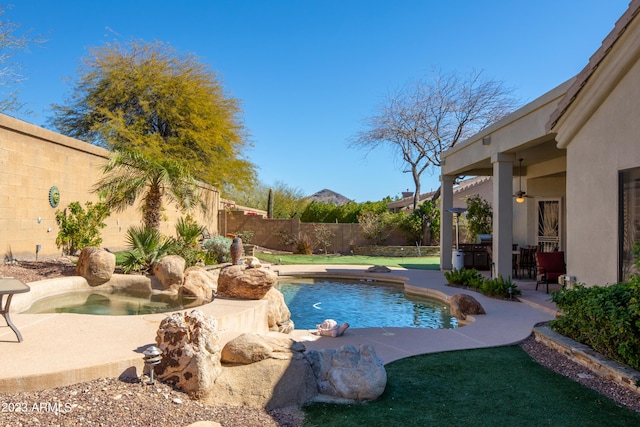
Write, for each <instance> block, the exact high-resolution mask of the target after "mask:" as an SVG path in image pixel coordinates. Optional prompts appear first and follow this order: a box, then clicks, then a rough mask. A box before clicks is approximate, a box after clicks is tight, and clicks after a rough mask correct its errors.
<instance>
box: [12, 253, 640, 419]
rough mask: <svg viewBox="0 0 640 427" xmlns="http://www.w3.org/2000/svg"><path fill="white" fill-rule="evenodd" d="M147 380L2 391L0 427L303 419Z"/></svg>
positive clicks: (616, 396)
mask: <svg viewBox="0 0 640 427" xmlns="http://www.w3.org/2000/svg"><path fill="white" fill-rule="evenodd" d="M74 274H75V268H74V266H73V264H72V263H71V261H70V260H68V259H64V258H63V259H59V260H52V261H40V262H20V263H19V265H0V277H6V276H12V277H16V278H19V279H21V280H23V281H25V282H32V281H35V280H42V279H45V278H51V277H56V276H71V275H74ZM521 347H522V348H523V349H524V350H525V351H526V352H527V353H528V354H529V355H531V357H533V358H534V359H535V360H536V361H538V362H539V363H540V364H542V365H544V366H546V367H548V368H549V369H552V370H553V371H556V372H558V373H560V374H562V375H564V376H567V377H569V378H571V379H573V380H575V381H578V382H579V383H581V384H584V385H585V386H587V387H590V388H592V389H594V390H596V391H597V392H599V393H601V394H603V395H605V396H607V397H609V398H611V399H613V400H615V401H616V402H618V403H619V404H621V405H624V406H627V407H629V408H631V409H632V410H634V411H637V412H640V398H639V396H638V394H637V393H635V392H633V391H631V390H628V389H626V388H624V387H622V386H620V385H618V384H616V383H614V382H612V381H609V380H606V379H603V378H601V377H598V376H596V375H594V374H593V373H592V372H590V371H589V370H587V369H586V368H584V367H582V366H580V365H578V364H577V363H575V362H573V361H572V360H570V359H568V358H567V357H566V356H564V355H562V354H560V353H558V352H556V351H554V350H552V349H550V348H549V347H546V346H545V345H544V344H541V343H538V342H536V341H535V339H534V338H533V337H530V338H528V339H526V340H525V341H523V342H522V343H521ZM147 381H148V379H146V378H145V379H144V380H137V381H133V382H123V381H120V380H118V379H115V378H108V379H99V380H94V381H90V382H85V383H79V384H74V385H71V386H67V387H59V388H55V389H49V390H42V391H36V392H25V393H3V394H0V405H1V406H0V426H11V427H17V426H109V427H119V426H122V427H134V426H148V425H153V426H171V427H176V426H187V425H189V424H190V423H193V422H196V421H205V420H206V421H216V422H218V423H220V424H221V425H222V426H230V427H231V426H234V427H235V426H291V427H293V426H301V425H302V421H303V415H302V413H301V412H300V411H299V410H297V409H295V408H290V409H287V410H280V411H265V410H261V409H256V408H249V407H244V406H226V405H220V406H204V405H201V404H200V403H199V402H197V401H193V400H190V399H189V398H188V397H187V396H186V395H185V394H184V393H181V392H179V391H176V390H173V389H172V388H171V387H169V386H167V385H165V384H162V383H159V382H156V384H155V385H153V386H151V385H148V384H147Z"/></svg>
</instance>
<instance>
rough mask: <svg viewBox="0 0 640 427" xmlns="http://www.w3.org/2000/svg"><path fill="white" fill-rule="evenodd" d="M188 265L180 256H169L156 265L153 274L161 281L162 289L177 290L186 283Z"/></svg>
mask: <svg viewBox="0 0 640 427" xmlns="http://www.w3.org/2000/svg"><path fill="white" fill-rule="evenodd" d="M186 264H187V262H186V261H185V260H184V258H182V257H181V256H179V255H167V256H164V257H162V259H160V260H159V261H158V262H156V263H155V264H154V266H153V269H152V271H151V273H152V274H153V275H154V276H156V278H157V279H158V280H159V281H160V284H161V285H162V289H177V288H178V287H179V286H181V285H182V282H183V281H184V268H185V266H186Z"/></svg>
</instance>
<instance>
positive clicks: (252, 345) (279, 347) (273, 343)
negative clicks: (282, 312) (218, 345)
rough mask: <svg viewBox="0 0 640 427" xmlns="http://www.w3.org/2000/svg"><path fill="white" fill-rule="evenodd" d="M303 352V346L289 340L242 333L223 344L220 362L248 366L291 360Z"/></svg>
mask: <svg viewBox="0 0 640 427" xmlns="http://www.w3.org/2000/svg"><path fill="white" fill-rule="evenodd" d="M304 351H305V346H304V344H302V343H299V342H297V341H294V340H292V339H289V338H278V337H271V336H265V335H259V334H254V333H244V334H242V335H239V336H238V337H236V338H234V339H232V340H231V341H229V342H227V344H225V346H224V347H223V348H222V354H221V361H222V362H223V363H232V364H241V365H248V364H250V363H256V362H260V361H261V360H265V359H278V360H291V359H293V358H294V357H297V355H298V354H301V353H303V352H304Z"/></svg>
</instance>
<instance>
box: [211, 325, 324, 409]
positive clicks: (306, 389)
mask: <svg viewBox="0 0 640 427" xmlns="http://www.w3.org/2000/svg"><path fill="white" fill-rule="evenodd" d="M304 350H305V348H304V345H303V344H301V343H298V342H295V341H293V340H290V339H282V338H276V337H265V336H260V335H256V334H243V335H240V336H239V337H237V338H236V339H234V340H231V341H230V342H229V343H227V345H225V347H224V348H223V350H222V354H223V356H222V359H223V362H225V365H223V368H222V373H221V374H220V376H219V377H218V379H217V380H216V383H215V385H214V388H213V390H212V392H211V393H210V394H209V396H210V397H209V399H207V402H206V403H215V404H221V403H226V404H232V405H247V406H252V407H259V408H266V409H276V408H285V407H290V406H300V405H302V404H303V403H305V402H308V401H309V400H311V399H313V398H314V397H316V396H317V394H318V389H317V386H316V379H315V376H314V375H313V370H312V369H311V366H310V364H309V360H308V359H307V358H306V357H305V355H304V353H303V352H304ZM227 363H229V364H227Z"/></svg>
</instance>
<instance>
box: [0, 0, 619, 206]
mask: <svg viewBox="0 0 640 427" xmlns="http://www.w3.org/2000/svg"><path fill="white" fill-rule="evenodd" d="M628 4H629V0H606V1H603V0H537V1H533V2H520V1H513V0H487V1H477V0H459V1H456V2H449V1H443V0H439V1H432V0H422V1H419V0H387V1H382V0H324V1H323V0H316V1H311V0H298V1H284V0H282V1H279V0H263V1H258V0H254V1H248V0H247V1H242V0H235V1H233V0H228V1H221V0H201V1H198V0H191V1H185V2H179V1H164V0H153V1H147V0H137V1H136V0H131V1H122V0H109V1H97V0H77V1H72V0H57V1H51V0H28V1H27V0H14V2H13V6H12V7H11V8H10V9H8V10H7V11H6V14H5V17H4V18H6V19H8V20H10V21H11V22H14V23H20V24H21V25H22V28H23V29H32V30H33V31H34V33H38V34H42V35H43V36H44V37H45V38H46V39H47V40H48V41H47V42H46V43H45V44H43V45H42V46H37V47H33V48H31V49H30V50H29V52H27V53H24V54H19V55H18V56H17V57H16V58H15V60H16V61H18V62H20V63H22V67H23V69H22V74H23V75H24V77H26V78H27V80H25V81H24V82H22V83H21V85H20V86H19V87H18V90H19V93H20V99H21V100H22V101H23V102H25V103H27V105H28V107H29V108H30V109H31V110H33V112H34V114H35V115H31V116H18V117H19V118H22V119H24V120H26V121H28V122H31V123H35V124H37V125H45V122H46V119H47V118H48V117H49V116H50V114H51V113H50V110H49V106H50V105H51V104H54V103H58V104H59V103H62V102H63V101H64V98H65V95H67V94H68V93H69V89H70V85H69V80H70V79H74V78H75V73H76V70H77V69H78V66H79V65H80V60H81V58H82V57H84V56H86V55H87V53H88V49H89V48H91V47H95V46H102V45H104V44H105V43H107V42H113V41H116V40H117V41H122V42H126V41H130V40H131V39H143V40H146V41H154V40H160V41H163V42H167V43H170V44H171V45H172V46H173V47H174V48H176V49H177V50H179V51H181V52H190V53H193V54H195V55H197V56H198V57H199V58H200V59H201V61H202V62H203V63H206V64H208V65H209V66H210V67H211V68H212V69H213V70H215V71H216V72H218V73H219V76H220V79H221V81H222V83H223V86H224V87H225V89H226V90H227V92H228V93H229V94H230V95H231V96H233V97H235V98H237V99H239V100H240V101H241V104H242V108H243V111H244V113H243V120H244V124H245V126H246V128H247V130H248V131H249V133H250V135H251V142H252V143H253V148H252V149H251V150H250V151H248V152H247V154H248V157H249V158H250V160H251V161H252V162H253V163H254V164H256V165H257V167H258V174H259V178H260V180H261V181H262V182H263V183H265V184H266V185H273V184H274V183H275V182H277V181H280V182H284V183H286V184H287V185H289V186H290V187H293V188H296V189H299V190H300V191H301V192H302V193H303V194H304V195H310V194H312V193H314V192H316V191H319V190H321V189H323V188H328V189H331V190H333V191H336V192H338V193H341V194H342V195H344V196H346V197H348V198H350V199H354V200H355V201H357V202H364V201H367V200H371V201H376V200H381V199H382V198H384V197H385V196H392V197H394V196H397V195H399V194H400V193H401V192H402V191H406V190H407V189H409V190H412V189H413V181H412V179H411V177H410V175H409V174H405V173H402V171H401V166H402V163H401V162H400V161H399V160H398V159H396V158H394V155H393V152H392V151H390V150H385V149H381V150H378V151H374V152H371V153H369V154H367V153H366V152H365V151H361V150H355V149H352V148H349V147H348V141H349V139H350V138H352V137H353V136H354V135H355V134H356V133H357V132H358V131H359V130H362V129H363V126H364V125H363V121H364V120H365V119H366V118H368V117H370V116H372V115H373V114H375V111H376V107H377V106H378V105H379V104H380V103H381V102H382V100H383V98H384V97H385V96H386V95H387V94H388V93H390V92H392V91H393V90H395V89H396V88H398V87H400V86H402V85H403V84H405V83H407V82H408V81H410V80H412V79H416V78H422V77H425V76H427V77H428V76H429V75H430V73H431V70H432V69H433V68H434V67H437V68H439V69H441V70H442V71H444V72H450V71H452V72H458V73H461V74H465V73H468V72H469V71H470V70H471V69H476V70H483V73H484V75H485V76H487V77H490V78H492V79H495V80H500V81H503V82H504V83H505V85H506V86H508V87H511V88H513V89H514V92H513V93H514V95H515V96H516V97H517V98H519V99H520V100H521V101H522V102H523V103H525V102H528V101H531V100H533V99H535V98H537V97H538V96H540V95H542V94H543V93H545V92H547V91H549V90H551V89H552V88H554V87H555V86H557V85H559V84H561V83H562V82H564V81H566V80H568V79H569V78H571V77H572V76H573V75H575V74H577V73H578V72H579V71H580V70H581V69H582V68H583V67H584V66H585V65H586V63H587V61H588V59H589V57H590V56H591V55H592V54H593V53H594V52H595V51H596V50H597V49H598V47H599V46H600V44H601V42H602V40H603V39H604V37H605V36H606V35H607V34H608V33H609V32H610V31H611V30H612V29H613V25H614V23H615V21H616V20H617V19H618V18H619V16H620V15H622V13H623V12H624V11H625V10H626V8H627V6H628ZM438 173H439V171H438V170H435V171H433V173H429V172H425V174H424V175H423V179H422V191H423V192H424V191H429V190H430V189H435V188H437V186H438Z"/></svg>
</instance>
